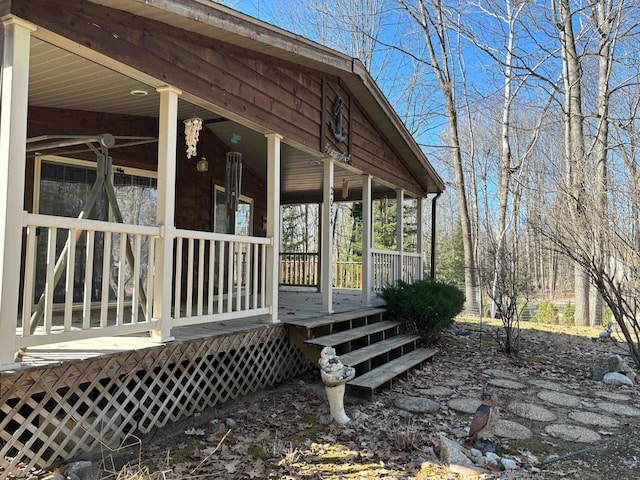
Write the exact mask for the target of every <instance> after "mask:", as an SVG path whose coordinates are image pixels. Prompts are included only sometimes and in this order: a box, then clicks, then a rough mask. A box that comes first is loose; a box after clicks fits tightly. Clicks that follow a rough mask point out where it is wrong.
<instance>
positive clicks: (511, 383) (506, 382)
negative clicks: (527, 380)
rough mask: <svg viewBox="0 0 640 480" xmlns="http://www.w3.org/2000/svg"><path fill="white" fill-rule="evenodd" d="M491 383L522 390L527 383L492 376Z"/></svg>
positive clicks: (496, 385)
mask: <svg viewBox="0 0 640 480" xmlns="http://www.w3.org/2000/svg"><path fill="white" fill-rule="evenodd" d="M489 384H491V385H493V386H495V387H501V388H507V389H509V390H522V389H524V388H525V385H524V384H523V383H520V382H516V381H514V380H508V379H506V378H492V379H491V380H489Z"/></svg>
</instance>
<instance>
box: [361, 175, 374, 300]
mask: <svg viewBox="0 0 640 480" xmlns="http://www.w3.org/2000/svg"><path fill="white" fill-rule="evenodd" d="M371 211H372V209H371V175H366V174H365V175H363V176H362V304H363V305H365V306H370V305H371V286H372V284H373V268H372V267H373V262H372V258H371V244H372V242H371V223H372V222H371Z"/></svg>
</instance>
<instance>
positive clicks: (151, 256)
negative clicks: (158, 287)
mask: <svg viewBox="0 0 640 480" xmlns="http://www.w3.org/2000/svg"><path fill="white" fill-rule="evenodd" d="M148 238H149V240H148V242H149V251H148V253H147V255H148V262H147V263H148V266H147V291H146V292H145V293H146V294H147V317H146V318H145V320H146V321H147V322H150V321H151V319H152V318H153V278H154V273H155V269H156V265H155V263H154V262H155V258H156V239H155V237H148Z"/></svg>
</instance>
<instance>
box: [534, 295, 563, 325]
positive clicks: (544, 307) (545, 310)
mask: <svg viewBox="0 0 640 480" xmlns="http://www.w3.org/2000/svg"><path fill="white" fill-rule="evenodd" d="M536 322H540V323H546V324H549V325H555V324H557V323H558V307H556V306H555V305H554V304H553V303H551V302H550V301H548V300H544V301H542V302H540V305H539V306H538V312H537V313H536Z"/></svg>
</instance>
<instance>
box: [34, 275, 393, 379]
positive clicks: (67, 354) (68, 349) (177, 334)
mask: <svg viewBox="0 0 640 480" xmlns="http://www.w3.org/2000/svg"><path fill="white" fill-rule="evenodd" d="M372 304H373V306H383V305H384V300H382V299H381V298H374V299H373V300H372ZM279 305H280V307H279V311H280V314H279V319H280V321H281V322H282V323H284V322H286V321H287V320H293V319H296V320H299V319H306V318H313V317H318V316H321V315H324V312H323V311H322V295H321V294H320V293H319V292H317V291H316V290H315V289H314V288H306V287H281V289H280V293H279ZM361 308H363V306H362V292H361V291H360V290H337V289H336V290H334V291H333V309H334V313H342V312H349V311H354V310H358V309H361ZM270 325H272V324H270V323H265V322H264V321H263V320H261V319H260V318H257V317H253V318H245V319H238V320H229V321H224V322H216V323H206V324H200V325H193V326H189V327H178V328H174V329H173V330H172V335H173V336H174V338H175V342H185V341H189V340H195V339H199V338H205V337H215V336H223V335H228V334H231V333H237V332H242V331H249V330H254V329H258V328H268V327H269V326H270ZM158 345H159V342H158V341H157V340H156V339H153V338H151V337H150V336H149V335H148V334H145V333H143V334H138V335H129V336H118V337H101V338H94V339H88V340H77V341H73V342H62V343H55V344H51V345H44V346H37V347H30V348H28V349H27V353H26V355H25V356H24V358H23V359H22V362H21V365H22V368H34V367H42V366H46V365H53V364H59V363H62V362H70V361H79V360H85V359H88V358H93V357H99V356H105V355H112V354H117V353H121V352H125V351H132V350H142V349H145V348H150V347H155V346H158Z"/></svg>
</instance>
